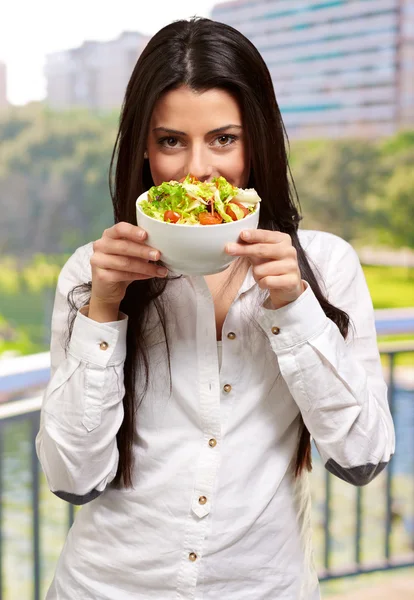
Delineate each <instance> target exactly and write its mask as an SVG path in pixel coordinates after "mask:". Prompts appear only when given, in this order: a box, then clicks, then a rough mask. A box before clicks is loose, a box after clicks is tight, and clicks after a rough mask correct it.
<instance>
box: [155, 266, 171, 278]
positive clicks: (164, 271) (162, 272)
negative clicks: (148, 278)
mask: <svg viewBox="0 0 414 600" xmlns="http://www.w3.org/2000/svg"><path fill="white" fill-rule="evenodd" d="M157 273H158V275H159V276H160V277H165V276H166V275H167V273H168V269H163V268H160V269H157Z"/></svg>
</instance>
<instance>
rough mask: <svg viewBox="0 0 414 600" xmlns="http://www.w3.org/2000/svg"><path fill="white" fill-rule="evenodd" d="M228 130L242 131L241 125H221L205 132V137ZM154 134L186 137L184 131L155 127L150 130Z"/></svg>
mask: <svg viewBox="0 0 414 600" xmlns="http://www.w3.org/2000/svg"><path fill="white" fill-rule="evenodd" d="M229 129H243V128H242V126H241V125H232V124H229V125H223V127H217V129H212V130H211V131H209V132H207V135H212V134H213V133H221V132H222V131H228V130H229ZM152 131H153V132H154V133H155V132H157V131H164V132H165V133H170V134H171V135H187V134H186V133H185V131H178V130H177V129H169V128H168V127H155V129H153V130H152Z"/></svg>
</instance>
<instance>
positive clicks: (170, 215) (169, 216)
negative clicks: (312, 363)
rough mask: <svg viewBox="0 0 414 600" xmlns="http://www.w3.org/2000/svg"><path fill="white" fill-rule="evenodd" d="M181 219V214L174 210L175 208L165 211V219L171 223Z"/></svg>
mask: <svg viewBox="0 0 414 600" xmlns="http://www.w3.org/2000/svg"><path fill="white" fill-rule="evenodd" d="M180 219H181V215H180V214H178V213H176V212H174V211H173V210H166V211H165V213H164V221H169V222H170V223H177V221H179V220H180Z"/></svg>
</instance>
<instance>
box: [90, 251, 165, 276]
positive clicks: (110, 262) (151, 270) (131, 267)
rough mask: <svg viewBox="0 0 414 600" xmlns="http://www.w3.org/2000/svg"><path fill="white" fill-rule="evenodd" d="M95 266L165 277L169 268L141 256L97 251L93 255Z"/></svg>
mask: <svg viewBox="0 0 414 600" xmlns="http://www.w3.org/2000/svg"><path fill="white" fill-rule="evenodd" d="M91 265H92V267H93V268H99V269H105V270H112V271H120V272H122V273H124V274H125V273H133V274H134V276H136V275H148V276H149V277H165V276H166V275H167V274H168V270H167V269H166V268H165V267H161V266H158V265H153V264H150V263H148V262H147V261H145V260H142V259H139V258H132V257H130V256H116V255H113V254H103V253H101V252H95V253H94V254H93V255H92V257H91Z"/></svg>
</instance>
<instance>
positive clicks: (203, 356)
mask: <svg viewBox="0 0 414 600" xmlns="http://www.w3.org/2000/svg"><path fill="white" fill-rule="evenodd" d="M192 284H193V286H194V290H195V293H196V306H197V318H196V340H197V354H198V382H199V387H198V400H199V410H200V424H201V430H202V442H201V449H200V453H199V456H198V462H197V466H196V469H195V484H194V488H193V491H192V499H191V509H190V511H189V515H188V519H187V525H186V530H185V535H184V545H183V549H182V561H181V568H180V572H179V575H178V583H177V598H179V599H181V600H184V599H186V600H187V599H188V600H193V599H194V598H195V593H196V586H197V579H198V574H199V569H200V564H201V561H202V559H203V550H204V542H205V537H206V533H207V528H208V522H209V521H208V515H209V514H210V511H211V506H212V501H213V497H212V496H213V490H214V487H215V481H216V477H217V471H218V468H219V464H220V459H221V442H222V433H221V418H220V392H221V390H220V381H219V371H218V362H217V347H216V336H215V326H214V325H215V314H214V304H213V301H212V298H211V295H210V292H209V290H208V288H207V286H206V284H205V282H204V279H203V278H199V277H195V278H193V279H192Z"/></svg>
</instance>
